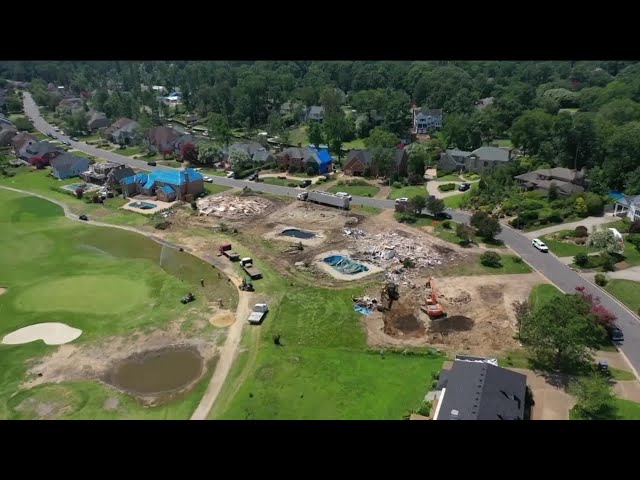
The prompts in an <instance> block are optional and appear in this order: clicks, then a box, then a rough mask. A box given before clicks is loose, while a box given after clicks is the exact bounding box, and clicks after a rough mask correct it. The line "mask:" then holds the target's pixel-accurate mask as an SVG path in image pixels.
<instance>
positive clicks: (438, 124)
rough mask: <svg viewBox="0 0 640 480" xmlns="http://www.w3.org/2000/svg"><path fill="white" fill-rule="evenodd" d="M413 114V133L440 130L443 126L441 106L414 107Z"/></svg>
mask: <svg viewBox="0 0 640 480" xmlns="http://www.w3.org/2000/svg"><path fill="white" fill-rule="evenodd" d="M412 114H413V133H416V134H426V133H431V132H433V131H434V130H440V129H441V128H442V118H443V114H442V110H441V109H439V108H436V109H428V108H426V107H423V108H415V107H414V108H412Z"/></svg>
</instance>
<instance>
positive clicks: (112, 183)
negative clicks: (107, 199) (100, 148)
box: [105, 165, 136, 190]
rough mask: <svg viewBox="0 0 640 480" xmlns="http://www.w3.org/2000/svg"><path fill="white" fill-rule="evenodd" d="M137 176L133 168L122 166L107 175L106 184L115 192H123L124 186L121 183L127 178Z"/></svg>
mask: <svg viewBox="0 0 640 480" xmlns="http://www.w3.org/2000/svg"><path fill="white" fill-rule="evenodd" d="M135 174H136V172H134V171H133V168H131V167H125V166H124V165H122V167H121V168H114V169H113V170H111V171H110V172H109V173H108V174H107V178H106V180H105V184H106V185H107V186H109V188H112V189H114V190H121V189H122V185H121V184H120V182H121V181H122V180H123V179H125V178H127V177H132V176H134V175H135Z"/></svg>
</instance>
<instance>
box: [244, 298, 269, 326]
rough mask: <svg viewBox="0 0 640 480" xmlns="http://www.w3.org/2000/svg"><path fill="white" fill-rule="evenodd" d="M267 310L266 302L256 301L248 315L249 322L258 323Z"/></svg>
mask: <svg viewBox="0 0 640 480" xmlns="http://www.w3.org/2000/svg"><path fill="white" fill-rule="evenodd" d="M268 311H269V306H268V305H267V304H266V303H256V304H255V305H254V306H253V311H252V312H251V314H250V315H249V323H250V324H251V325H260V324H261V323H262V320H263V319H264V317H265V315H266V314H267V312H268Z"/></svg>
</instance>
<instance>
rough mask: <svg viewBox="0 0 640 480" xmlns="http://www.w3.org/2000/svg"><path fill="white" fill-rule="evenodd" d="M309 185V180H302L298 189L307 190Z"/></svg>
mask: <svg viewBox="0 0 640 480" xmlns="http://www.w3.org/2000/svg"><path fill="white" fill-rule="evenodd" d="M309 185H311V180H303V181H301V182H300V185H298V186H299V187H300V188H307V187H308V186H309Z"/></svg>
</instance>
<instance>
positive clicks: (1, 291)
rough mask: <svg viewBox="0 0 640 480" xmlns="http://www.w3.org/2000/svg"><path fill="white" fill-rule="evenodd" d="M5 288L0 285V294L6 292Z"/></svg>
mask: <svg viewBox="0 0 640 480" xmlns="http://www.w3.org/2000/svg"><path fill="white" fill-rule="evenodd" d="M6 292H7V289H6V288H4V287H0V295H2V294H3V293H6Z"/></svg>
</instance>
